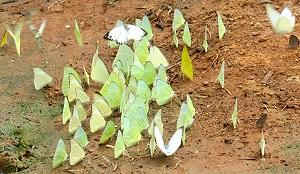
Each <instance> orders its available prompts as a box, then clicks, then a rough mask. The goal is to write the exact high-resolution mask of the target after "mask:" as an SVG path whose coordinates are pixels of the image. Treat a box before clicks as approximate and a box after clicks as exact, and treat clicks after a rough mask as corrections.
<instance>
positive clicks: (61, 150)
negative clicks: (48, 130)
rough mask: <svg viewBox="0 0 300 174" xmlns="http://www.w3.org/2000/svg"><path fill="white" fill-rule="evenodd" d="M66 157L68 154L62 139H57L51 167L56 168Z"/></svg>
mask: <svg viewBox="0 0 300 174" xmlns="http://www.w3.org/2000/svg"><path fill="white" fill-rule="evenodd" d="M67 158H68V154H67V149H66V145H65V143H64V140H63V139H59V141H58V143H57V146H56V150H55V154H54V157H53V163H52V167H53V168H56V167H58V166H60V165H61V164H62V163H63V162H64V161H66V160H67Z"/></svg>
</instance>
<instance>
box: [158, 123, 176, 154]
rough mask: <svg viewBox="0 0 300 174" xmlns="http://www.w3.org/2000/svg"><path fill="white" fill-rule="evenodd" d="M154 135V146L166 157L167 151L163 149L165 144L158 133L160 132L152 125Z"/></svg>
mask: <svg viewBox="0 0 300 174" xmlns="http://www.w3.org/2000/svg"><path fill="white" fill-rule="evenodd" d="M154 135H155V140H156V144H157V146H158V147H159V148H160V150H161V151H162V152H163V153H164V154H166V155H167V156H168V152H167V149H166V147H165V143H164V140H163V138H162V135H161V133H160V130H159V128H158V127H157V126H156V125H154ZM180 141H181V138H180Z"/></svg>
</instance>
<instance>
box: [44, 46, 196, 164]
mask: <svg viewBox="0 0 300 174" xmlns="http://www.w3.org/2000/svg"><path fill="white" fill-rule="evenodd" d="M146 44H147V42H146ZM137 47H138V45H137ZM135 51H136V50H135ZM149 57H150V58H149ZM157 57H159V58H162V59H156V58H157ZM144 61H145V63H142V62H141V61H140V59H139V57H138V56H137V53H136V52H133V51H132V50H131V48H130V47H129V46H127V45H125V44H123V45H120V47H119V49H118V52H117V56H116V58H115V60H114V62H113V70H112V72H110V73H109V72H108V70H107V68H106V66H105V64H104V63H103V61H102V60H101V59H100V58H99V57H98V46H97V47H96V51H95V54H94V56H93V61H92V66H91V74H90V76H89V74H88V73H87V72H86V70H85V68H84V80H85V82H86V83H87V84H90V79H89V77H91V79H92V80H93V81H95V82H98V83H101V84H103V86H102V88H101V90H100V91H99V92H96V93H95V94H94V98H93V103H92V115H91V117H90V131H91V132H92V133H94V132H96V131H99V130H102V129H104V130H103V132H102V135H101V138H100V144H103V143H105V142H106V141H107V140H109V139H110V138H111V137H112V136H113V135H114V134H115V132H116V130H115V124H114V122H113V121H111V120H110V121H106V119H108V117H109V116H110V115H111V114H112V112H113V110H117V109H118V110H119V111H120V113H121V127H120V130H118V136H117V140H116V144H115V152H114V153H115V158H118V157H119V156H120V155H121V154H123V153H124V151H125V149H126V147H130V146H133V145H135V144H136V143H138V142H139V141H140V140H141V138H142V135H141V133H142V132H143V131H145V130H147V129H148V132H149V134H150V135H151V136H152V138H151V139H152V140H151V143H150V144H151V147H150V148H151V155H153V153H154V148H155V140H156V143H157V145H158V147H159V148H160V149H161V150H162V152H164V153H165V154H166V155H167V156H169V155H172V154H173V153H174V152H175V151H176V150H177V149H178V148H179V146H180V145H181V141H182V142H183V143H184V142H185V137H186V136H185V129H187V128H188V127H189V126H190V124H191V123H192V122H193V120H194V118H193V117H194V115H195V109H194V106H193V104H192V101H191V99H190V97H189V96H188V97H187V103H186V104H185V103H183V105H182V107H181V111H180V114H179V118H178V122H177V131H176V132H175V133H174V135H173V136H172V138H171V141H170V142H169V143H168V145H167V146H165V144H164V142H163V138H162V135H163V131H162V122H161V119H160V118H161V111H159V112H158V113H157V115H156V116H155V118H154V120H156V121H154V120H153V121H152V123H151V124H150V125H149V121H148V116H147V115H148V110H149V102H150V101H154V102H156V103H157V104H158V105H160V106H161V105H164V104H166V103H168V102H170V101H171V99H172V97H173V96H174V91H173V90H172V88H171V86H170V85H169V83H168V77H167V73H166V69H165V67H166V66H168V65H169V64H168V62H167V61H166V59H165V57H164V56H163V54H162V53H161V51H160V50H159V49H158V48H157V47H155V46H153V47H151V48H150V52H149V56H148V57H147V59H145V60H144ZM156 69H157V70H156ZM44 85H45V84H43V85H40V87H41V86H44ZM149 86H152V89H151V88H150V87H149ZM62 92H63V94H64V95H65V99H64V108H63V114H62V117H63V118H62V120H63V124H66V123H67V122H68V121H70V123H69V132H70V133H74V132H75V131H76V133H75V135H76V134H77V132H78V131H79V129H80V131H81V132H82V131H83V132H84V130H83V128H82V124H81V122H82V121H84V120H86V118H87V114H86V112H85V109H84V104H85V103H88V102H89V101H90V98H89V97H88V95H87V94H86V93H85V92H84V89H83V87H82V80H81V78H80V76H79V74H78V73H77V72H76V71H75V70H74V69H72V68H71V67H66V68H65V69H64V77H63V82H62ZM70 103H71V104H72V103H75V104H74V105H73V113H72V114H71V111H70ZM158 120H160V121H158ZM158 130H159V131H158ZM80 135H81V136H83V137H84V138H82V139H86V138H85V137H86V133H85V132H84V134H80ZM75 137H76V136H75ZM75 137H74V139H72V140H71V152H70V164H71V165H74V164H76V163H78V162H79V161H81V160H82V159H83V158H84V156H85V153H84V147H85V146H83V145H81V143H79V142H78V138H77V139H76V138H75ZM154 138H155V140H154ZM62 141H63V140H59V142H58V145H57V150H56V152H55V156H54V158H53V167H57V166H59V165H60V164H62V163H63V162H64V161H65V160H66V159H67V153H66V150H65V149H66V147H65V145H64V143H63V142H62ZM86 142H88V141H86ZM85 144H87V143H85ZM73 151H74V152H75V153H72V152H73ZM61 153H63V154H61ZM73 154H75V155H73Z"/></svg>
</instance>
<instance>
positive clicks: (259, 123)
mask: <svg viewBox="0 0 300 174" xmlns="http://www.w3.org/2000/svg"><path fill="white" fill-rule="evenodd" d="M266 120H267V114H262V115H261V117H260V118H259V119H257V121H256V126H258V127H263V126H264V125H265V124H266Z"/></svg>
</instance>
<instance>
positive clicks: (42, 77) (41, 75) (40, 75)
mask: <svg viewBox="0 0 300 174" xmlns="http://www.w3.org/2000/svg"><path fill="white" fill-rule="evenodd" d="M33 73H34V87H35V89H36V90H40V89H42V88H43V87H45V86H46V85H48V84H49V83H51V82H52V77H51V76H49V75H48V74H47V73H46V72H45V71H43V70H42V69H40V68H37V67H34V68H33Z"/></svg>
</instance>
